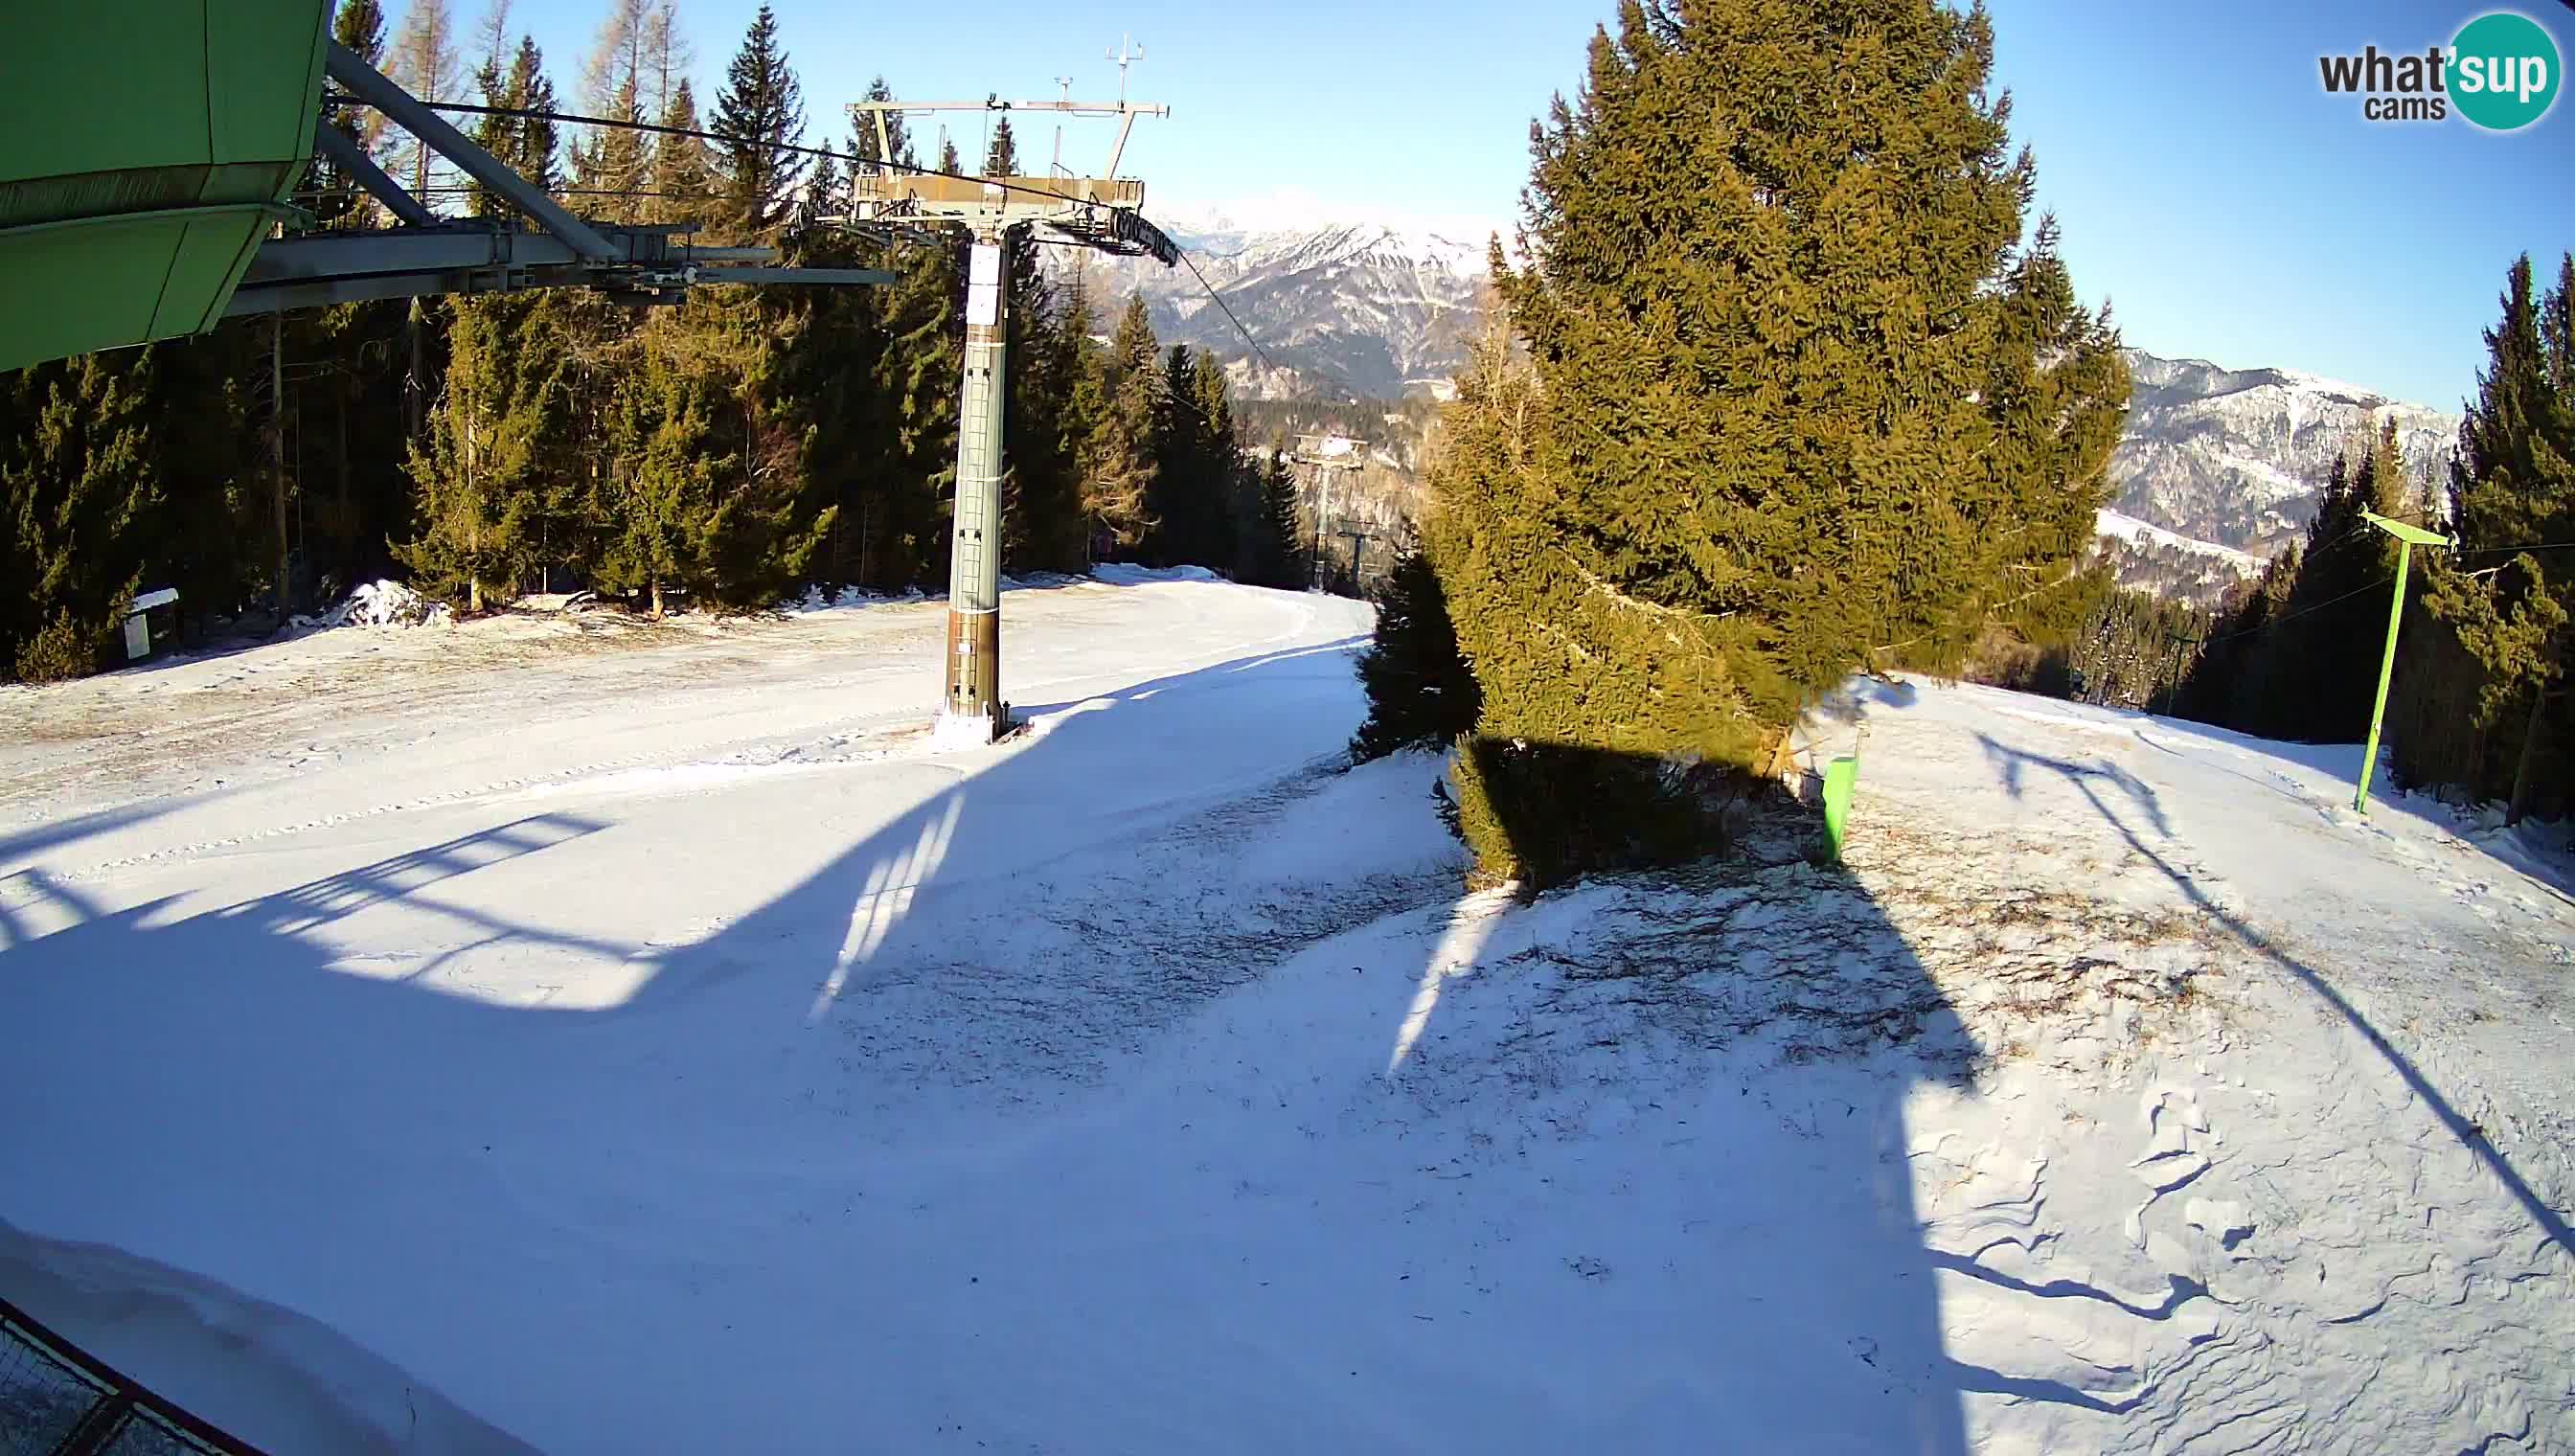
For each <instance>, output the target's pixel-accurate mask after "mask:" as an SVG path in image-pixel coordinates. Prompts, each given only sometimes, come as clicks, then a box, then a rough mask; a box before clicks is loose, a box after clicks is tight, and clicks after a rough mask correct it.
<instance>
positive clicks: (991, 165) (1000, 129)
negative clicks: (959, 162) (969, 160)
mask: <svg viewBox="0 0 2575 1456" xmlns="http://www.w3.org/2000/svg"><path fill="white" fill-rule="evenodd" d="M984 175H985V176H987V177H1017V176H1018V175H1020V148H1019V144H1018V143H1017V142H1016V141H1014V140H1013V139H1012V137H1011V119H1010V118H1009V117H1007V116H1006V117H1003V118H1002V119H1001V120H1000V121H998V122H996V123H994V125H993V143H992V145H991V146H989V147H987V148H985V150H984Z"/></svg>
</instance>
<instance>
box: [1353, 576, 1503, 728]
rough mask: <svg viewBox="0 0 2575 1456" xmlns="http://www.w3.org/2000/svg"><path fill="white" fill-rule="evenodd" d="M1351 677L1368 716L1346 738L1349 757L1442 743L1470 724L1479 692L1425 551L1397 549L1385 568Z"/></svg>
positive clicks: (1477, 711)
mask: <svg viewBox="0 0 2575 1456" xmlns="http://www.w3.org/2000/svg"><path fill="white" fill-rule="evenodd" d="M1358 676H1359V688H1360V690H1361V691H1362V692H1363V693H1365V694H1366V695H1367V704H1368V716H1367V721H1366V722H1365V723H1363V724H1361V725H1360V726H1359V730H1358V732H1357V734H1356V735H1355V736H1353V737H1352V738H1351V739H1350V757H1351V758H1352V759H1353V760H1355V761H1358V762H1366V761H1367V760H1368V759H1370V758H1381V757H1384V756H1385V755H1386V754H1388V753H1392V752H1396V751H1398V750H1400V749H1403V748H1414V747H1433V748H1446V747H1447V746H1448V745H1450V744H1452V743H1454V742H1456V741H1457V740H1458V739H1459V738H1460V737H1462V736H1464V735H1465V734H1466V733H1467V732H1468V731H1470V730H1472V729H1473V728H1474V727H1475V719H1476V717H1477V715H1479V714H1480V713H1481V712H1482V711H1483V699H1482V695H1481V694H1480V693H1478V692H1477V691H1476V688H1475V675H1474V673H1473V672H1472V671H1470V670H1469V669H1468V668H1467V666H1466V660H1465V658H1464V657H1463V656H1461V655H1460V654H1459V653H1458V651H1457V629H1456V628H1455V626H1454V625H1453V624H1451V623H1450V622H1449V620H1448V601H1447V597H1446V594H1445V593H1443V592H1442V591H1441V590H1440V586H1439V574H1438V571H1437V569H1436V568H1435V567H1434V566H1433V565H1432V564H1431V560H1430V558H1429V557H1428V556H1427V555H1425V554H1424V553H1422V552H1420V551H1407V552H1405V553H1403V554H1402V555H1400V556H1398V557H1396V558H1395V559H1394V566H1393V568H1392V569H1391V570H1390V571H1388V572H1387V574H1386V582H1385V590H1384V591H1383V592H1382V593H1380V594H1379V595H1378V597H1377V603H1376V633H1375V636H1374V638H1373V640H1372V641H1370V642H1369V644H1368V646H1367V649H1366V650H1365V651H1363V652H1361V653H1360V654H1359V658H1358Z"/></svg>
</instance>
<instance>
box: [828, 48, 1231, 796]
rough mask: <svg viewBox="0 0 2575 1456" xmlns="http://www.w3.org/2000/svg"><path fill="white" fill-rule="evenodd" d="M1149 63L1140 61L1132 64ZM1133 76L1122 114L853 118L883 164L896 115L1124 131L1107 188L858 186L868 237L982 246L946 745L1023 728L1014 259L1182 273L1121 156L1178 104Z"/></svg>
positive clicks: (949, 183) (956, 180)
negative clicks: (1006, 521)
mask: <svg viewBox="0 0 2575 1456" xmlns="http://www.w3.org/2000/svg"><path fill="white" fill-rule="evenodd" d="M1121 50H1122V51H1123V50H1124V47H1123V46H1122V47H1121ZM1142 55H1143V52H1142V51H1141V50H1140V51H1138V52H1137V53H1136V55H1135V56H1132V57H1127V58H1126V60H1134V59H1139V58H1141V57H1142ZM1112 59H1119V58H1118V57H1116V56H1113V57H1112ZM1125 65H1126V61H1125V60H1122V61H1121V62H1120V94H1119V99H1118V100H1117V101H1115V102H1103V101H1075V100H1073V99H1072V97H1071V90H1072V87H1071V85H1070V83H1063V84H1062V90H1063V91H1064V92H1065V94H1064V95H1060V96H1059V97H1057V98H1056V99H1055V100H1053V101H1004V100H1002V99H1000V97H999V95H998V94H997V95H994V96H988V97H986V98H985V99H984V100H982V101H862V102H859V103H857V104H855V105H853V106H852V107H851V108H850V112H851V117H852V120H853V121H854V122H855V123H857V124H858V125H861V126H872V127H873V128H874V129H875V131H876V134H877V136H878V138H879V150H880V152H881V153H883V152H884V151H885V150H886V139H887V134H888V131H889V128H888V127H887V125H886V116H887V114H888V113H889V112H892V113H904V112H923V111H928V112H940V111H981V112H985V113H987V114H988V115H989V114H990V113H992V112H996V111H1001V112H1010V111H1052V112H1054V113H1056V114H1057V115H1058V116H1059V117H1062V116H1107V117H1116V118H1118V119H1119V130H1118V141H1117V145H1116V147H1115V148H1114V149H1113V150H1112V151H1111V153H1110V158H1109V167H1108V169H1107V170H1106V172H1105V174H1104V175H1102V176H1098V177H1069V176H1064V175H1061V174H1062V172H1063V168H1062V166H1061V165H1060V164H1059V165H1057V166H1056V168H1055V169H1054V170H1055V173H1056V175H1051V176H1047V177H1028V176H1019V177H946V176H929V175H921V174H918V173H903V172H898V171H897V170H896V169H895V168H894V167H893V166H891V165H880V166H879V167H878V168H877V169H876V171H875V172H874V173H872V174H868V175H863V176H859V177H856V178H853V179H852V182H851V207H850V211H851V219H852V222H853V224H854V225H856V226H859V227H862V228H872V227H894V228H909V227H918V226H921V225H923V224H951V225H955V226H960V227H963V228H964V229H965V230H966V232H967V233H968V235H969V236H970V237H971V239H972V240H973V241H972V244H971V251H970V253H969V255H968V269H967V286H966V360H965V366H964V368H965V376H964V380H963V384H962V386H961V389H960V392H959V396H958V420H957V426H958V428H957V507H956V514H955V519H954V524H953V526H952V528H951V536H950V544H949V559H948V653H947V667H946V670H945V671H946V679H947V686H946V691H945V692H944V693H943V694H942V695H941V699H940V706H939V718H938V721H937V723H936V724H935V725H934V726H933V737H934V739H935V741H937V742H939V743H940V744H941V745H943V746H949V745H961V746H962V745H974V744H982V743H989V742H991V741H992V740H993V739H994V738H996V737H998V736H1000V735H1001V734H1002V732H1003V731H1005V730H1006V729H1007V728H1009V726H1010V705H1009V704H1007V703H1005V702H1004V701H1003V699H1002V590H1001V589H1002V465H1003V439H1002V420H1003V405H1004V401H1005V400H1006V399H1007V398H1008V394H1009V378H1010V376H1009V373H1008V367H1009V359H1008V358H1007V355H1008V352H1009V350H1008V347H1007V342H1006V341H1007V340H1008V338H1009V326H1010V319H1009V313H1010V296H1009V294H1010V282H1009V278H1008V270H1007V268H1006V267H1005V265H1004V258H1005V257H1006V252H1007V249H1008V248H1009V246H1010V244H1011V242H1012V240H1013V239H1014V237H1015V236H1017V235H1018V234H1020V233H1022V232H1025V231H1027V230H1029V229H1033V228H1043V229H1045V230H1046V231H1047V232H1048V233H1050V234H1051V235H1053V236H1052V241H1057V242H1069V243H1072V244H1075V245H1077V246H1080V247H1086V248H1090V249H1093V250H1096V251H1099V252H1104V253H1119V254H1126V255H1129V256H1139V257H1149V258H1152V259H1154V260H1156V261H1157V262H1159V263H1161V264H1162V265H1163V266H1165V267H1167V268H1168V267H1171V266H1173V265H1175V264H1177V263H1179V262H1180V256H1181V254H1180V248H1179V246H1178V245H1177V244H1175V243H1173V241H1172V240H1171V239H1170V238H1169V237H1167V236H1165V235H1164V233H1163V230H1162V229H1160V228H1157V227H1155V226H1154V225H1153V224H1152V223H1150V222H1147V221H1146V220H1145V216H1144V211H1143V209H1144V205H1145V184H1144V183H1142V182H1140V181H1137V180H1136V179H1134V178H1132V177H1120V176H1118V175H1117V167H1118V158H1119V157H1120V155H1121V154H1123V153H1124V151H1125V150H1126V145H1127V135H1128V133H1129V131H1131V130H1132V129H1133V128H1134V127H1135V125H1136V118H1137V117H1139V116H1169V115H1171V108H1170V107H1168V106H1148V105H1142V104H1139V103H1135V102H1131V101H1129V100H1127V98H1126V88H1125ZM943 130H944V128H943ZM1060 145H1061V144H1060V143H1059V146H1060ZM1060 155H1061V153H1060V152H1059V156H1060Z"/></svg>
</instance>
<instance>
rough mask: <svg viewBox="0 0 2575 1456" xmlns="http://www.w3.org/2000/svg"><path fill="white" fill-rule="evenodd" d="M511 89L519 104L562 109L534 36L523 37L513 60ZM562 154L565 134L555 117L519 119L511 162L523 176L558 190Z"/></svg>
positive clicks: (552, 189)
mask: <svg viewBox="0 0 2575 1456" xmlns="http://www.w3.org/2000/svg"><path fill="white" fill-rule="evenodd" d="M509 90H510V92H511V94H513V95H515V96H517V97H518V98H519V102H518V104H519V105H521V106H523V107H526V108H527V109H528V110H530V111H539V112H551V111H555V110H557V109H558V107H557V104H556V99H555V83H554V82H553V80H552V79H550V78H549V77H548V76H547V75H546V53H545V52H544V51H542V50H540V49H538V47H537V41H536V37H534V36H527V35H523V36H521V37H519V50H518V54H517V55H516V56H514V57H512V59H511V61H510V80H509ZM561 153H562V139H561V134H560V132H559V131H558V129H557V127H556V125H555V123H554V122H553V121H552V120H550V119H548V118H546V117H543V116H526V117H521V118H520V119H519V124H518V130H517V135H516V136H515V137H514V138H513V139H512V149H511V152H510V157H509V162H510V166H511V167H512V169H513V170H515V171H516V172H517V173H518V174H519V175H520V176H522V177H525V178H526V179H528V180H529V181H530V182H533V183H535V184H536V185H537V186H538V187H540V188H542V189H544V190H545V191H547V192H552V191H554V190H555V189H556V188H558V187H560V186H562V185H563V170H562V162H561V160H560V157H561Z"/></svg>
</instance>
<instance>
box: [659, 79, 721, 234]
mask: <svg viewBox="0 0 2575 1456" xmlns="http://www.w3.org/2000/svg"><path fill="white" fill-rule="evenodd" d="M660 120H661V124H662V125H663V126H666V127H670V128H672V129H673V131H674V132H693V131H698V130H700V129H701V128H700V127H699V125H698V98H697V95H696V93H695V92H694V91H693V90H692V89H691V88H690V85H689V78H688V77H686V76H683V77H681V78H680V79H679V80H678V81H676V82H674V83H673V84H672V87H671V94H670V98H669V100H668V101H666V102H665V103H664V105H663V108H662V115H661V118H660ZM653 193H654V196H653V200H652V201H653V206H652V208H651V216H652V218H653V220H654V221H655V222H662V223H697V224H701V225H703V224H706V223H709V222H713V221H716V220H717V219H716V216H715V215H716V214H717V213H718V212H719V211H720V206H721V205H720V202H719V199H718V196H717V189H716V174H715V159H714V157H713V155H712V154H711V153H710V152H709V151H708V149H707V144H706V143H705V142H703V141H700V140H699V139H698V138H696V137H691V136H678V135H674V134H672V133H668V132H666V133H664V134H663V135H662V136H661V137H660V138H659V140H658V142H657V144H656V145H655V147H654V149H653Z"/></svg>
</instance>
